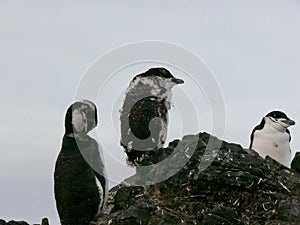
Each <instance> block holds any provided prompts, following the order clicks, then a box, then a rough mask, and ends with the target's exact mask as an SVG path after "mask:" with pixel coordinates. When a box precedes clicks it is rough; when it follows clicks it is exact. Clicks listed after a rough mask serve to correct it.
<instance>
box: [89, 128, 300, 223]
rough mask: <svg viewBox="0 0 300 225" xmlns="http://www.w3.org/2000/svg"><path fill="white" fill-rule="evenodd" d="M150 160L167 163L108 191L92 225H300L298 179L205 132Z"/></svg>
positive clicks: (143, 170) (277, 166)
mask: <svg viewBox="0 0 300 225" xmlns="http://www.w3.org/2000/svg"><path fill="white" fill-rule="evenodd" d="M154 156H155V159H156V160H157V159H160V158H162V159H165V160H164V161H166V163H164V164H163V163H159V164H156V166H153V167H151V168H150V169H149V168H148V170H146V169H143V168H138V169H137V173H136V174H135V175H134V176H132V177H130V178H128V179H126V180H125V181H124V182H123V183H122V184H120V185H118V186H116V187H114V188H112V189H111V190H110V194H109V195H110V196H109V200H108V202H107V205H106V209H105V212H104V213H103V215H102V216H101V217H100V218H99V220H98V221H97V222H95V223H93V224H97V225H103V224H105V225H107V224H110V225H134V224H138V225H151V224H155V225H165V224H168V225H169V224H185V225H196V224H209V225H213V224H225V225H227V224H238V225H242V224H251V225H259V224H266V225H273V224H274V225H275V224H276V225H277V224H282V225H284V224H286V225H291V224H292V225H293V224H294V225H296V224H300V177H299V175H298V174H295V173H294V172H293V171H291V170H289V169H288V168H286V167H284V166H282V165H280V164H279V163H277V162H276V161H274V160H272V159H271V158H268V157H267V158H266V159H265V160H264V159H262V158H261V157H259V156H258V155H257V154H256V153H255V152H253V151H252V150H245V149H243V148H242V147H241V146H240V145H237V144H231V143H226V142H222V141H220V140H218V139H217V138H215V137H212V136H210V135H209V134H206V133H201V134H199V135H189V136H185V137H184V138H183V139H182V140H181V141H178V140H176V141H173V142H172V143H170V144H169V147H168V148H165V149H163V150H160V151H158V152H156V153H155V154H153V157H154ZM168 156H169V157H168ZM171 158H172V159H173V160H169V159H171ZM168 160H169V161H168ZM154 161H155V160H154ZM146 164H147V163H146ZM148 164H149V163H148ZM180 164H181V165H180ZM162 177H169V178H168V179H166V180H161V178H162ZM155 181H160V182H159V183H155ZM147 182H148V183H150V185H145V184H147ZM151 183H152V184H151ZM133 184H135V185H133ZM136 184H140V185H136Z"/></svg>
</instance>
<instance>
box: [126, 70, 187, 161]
mask: <svg viewBox="0 0 300 225" xmlns="http://www.w3.org/2000/svg"><path fill="white" fill-rule="evenodd" d="M183 82H184V81H183V80H181V79H178V78H175V77H174V76H173V75H172V74H171V73H170V72H169V71H168V70H167V69H165V68H151V69H149V70H148V71H146V72H144V73H142V74H139V75H136V76H135V77H134V78H133V79H132V81H131V82H130V84H129V87H128V88H127V91H126V96H125V99H124V103H123V107H122V109H121V117H120V120H121V146H123V148H124V149H125V152H126V154H127V156H128V158H127V162H128V164H129V165H133V166H137V165H141V164H142V161H143V159H144V158H145V157H147V154H148V153H149V152H153V150H155V149H158V148H161V147H163V144H164V143H165V141H166V135H167V127H168V110H169V109H170V108H171V96H172V91H171V89H172V88H173V87H174V86H176V85H178V84H182V83H183Z"/></svg>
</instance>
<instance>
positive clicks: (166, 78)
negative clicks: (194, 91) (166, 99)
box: [134, 67, 184, 87]
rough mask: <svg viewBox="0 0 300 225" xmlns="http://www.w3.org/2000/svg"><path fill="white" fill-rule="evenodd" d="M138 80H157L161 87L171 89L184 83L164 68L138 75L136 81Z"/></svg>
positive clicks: (151, 69)
mask: <svg viewBox="0 0 300 225" xmlns="http://www.w3.org/2000/svg"><path fill="white" fill-rule="evenodd" d="M136 78H150V79H156V80H158V82H160V85H161V86H166V85H167V86H169V87H173V86H175V85H177V84H182V83H184V81H183V80H182V79H179V78H176V77H174V76H173V75H172V74H171V73H170V71H169V70H167V69H165V68H162V67H158V68H150V69H149V70H147V71H146V72H145V73H142V74H140V75H137V76H136V77H135V78H134V79H136Z"/></svg>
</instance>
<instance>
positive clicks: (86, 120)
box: [72, 100, 97, 134]
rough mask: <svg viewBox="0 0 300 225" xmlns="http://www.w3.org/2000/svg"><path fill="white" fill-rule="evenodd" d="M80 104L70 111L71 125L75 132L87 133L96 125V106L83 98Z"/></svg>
mask: <svg viewBox="0 0 300 225" xmlns="http://www.w3.org/2000/svg"><path fill="white" fill-rule="evenodd" d="M81 103H82V104H81V106H80V107H78V108H75V109H74V110H73V112H72V125H73V128H74V132H75V133H77V134H87V133H88V132H89V131H91V130H92V129H93V128H95V127H96V125H97V118H95V116H96V108H95V106H94V104H93V103H91V102H89V101H87V100H84V101H82V102H81Z"/></svg>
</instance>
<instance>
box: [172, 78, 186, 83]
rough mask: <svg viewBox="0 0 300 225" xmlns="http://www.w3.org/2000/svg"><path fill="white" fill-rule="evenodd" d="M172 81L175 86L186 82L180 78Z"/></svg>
mask: <svg viewBox="0 0 300 225" xmlns="http://www.w3.org/2000/svg"><path fill="white" fill-rule="evenodd" d="M172 81H173V82H174V83H175V84H183V83H184V81H183V80H181V79H179V78H172Z"/></svg>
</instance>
